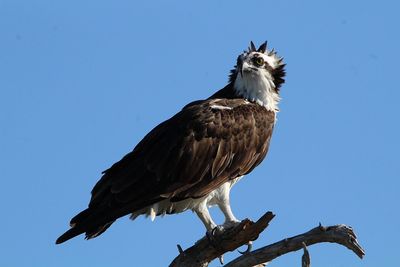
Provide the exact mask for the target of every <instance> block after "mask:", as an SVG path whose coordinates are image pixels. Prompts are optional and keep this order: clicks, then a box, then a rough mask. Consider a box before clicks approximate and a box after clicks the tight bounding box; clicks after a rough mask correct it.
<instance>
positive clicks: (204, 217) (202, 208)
mask: <svg viewBox="0 0 400 267" xmlns="http://www.w3.org/2000/svg"><path fill="white" fill-rule="evenodd" d="M194 211H195V212H196V214H197V216H199V218H200V220H201V221H202V222H203V224H204V226H205V227H206V229H207V232H211V231H212V230H213V229H214V228H215V227H216V226H217V225H216V224H215V222H214V221H213V220H212V219H211V216H210V212H209V211H208V208H207V204H206V202H205V201H204V202H202V203H201V204H200V205H199V206H197V207H196V209H194Z"/></svg>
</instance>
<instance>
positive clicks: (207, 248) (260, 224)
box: [170, 212, 365, 267]
mask: <svg viewBox="0 0 400 267" xmlns="http://www.w3.org/2000/svg"><path fill="white" fill-rule="evenodd" d="M274 216H275V215H274V214H273V213H272V212H267V213H265V214H264V215H263V216H262V217H261V218H260V219H259V220H258V221H257V222H255V223H254V222H252V221H250V220H249V219H245V220H243V221H242V222H241V223H240V224H239V225H237V226H236V227H234V228H231V229H227V230H225V231H224V232H222V233H217V234H216V235H214V236H213V237H212V240H210V237H207V236H205V237H203V238H202V239H200V240H199V241H197V242H196V244H195V245H194V246H192V247H190V248H188V249H186V250H183V249H182V248H181V246H179V245H178V250H179V255H178V256H177V257H176V258H175V259H174V260H173V261H172V263H171V264H170V267H188V266H190V267H207V266H208V264H209V263H210V262H211V261H212V260H214V259H216V258H220V260H221V259H222V255H223V254H224V253H226V252H228V251H233V250H235V249H237V248H239V247H240V246H243V245H245V244H248V243H249V242H250V241H254V240H256V239H257V238H258V235H259V234H260V233H261V232H262V231H264V230H265V228H266V227H267V226H268V224H269V222H270V221H271V220H272V219H273V218H274ZM322 242H331V243H337V244H340V245H343V246H345V247H347V248H348V249H350V250H352V251H353V252H354V253H355V254H356V255H357V256H359V257H360V258H362V257H363V256H364V255H365V252H364V250H363V248H362V247H361V246H360V245H359V243H358V241H357V237H356V235H355V233H354V232H353V229H352V228H351V227H349V226H346V225H344V224H340V225H334V226H328V227H323V226H321V225H319V226H318V227H316V228H314V229H311V230H310V231H308V232H306V233H303V234H300V235H297V236H294V237H291V238H286V239H284V240H281V241H279V242H276V243H274V244H271V245H268V246H265V247H262V248H260V249H257V250H254V251H251V252H250V251H246V252H245V253H244V255H242V256H240V257H238V258H236V259H235V260H233V261H231V262H230V263H228V264H226V265H225V267H250V266H264V265H263V263H265V262H269V261H271V260H273V259H275V258H277V257H279V256H281V255H283V254H286V253H289V252H292V251H297V250H299V249H302V248H303V249H304V255H303V266H307V264H308V266H309V264H310V257H309V254H308V251H307V247H306V246H310V245H313V244H316V243H322Z"/></svg>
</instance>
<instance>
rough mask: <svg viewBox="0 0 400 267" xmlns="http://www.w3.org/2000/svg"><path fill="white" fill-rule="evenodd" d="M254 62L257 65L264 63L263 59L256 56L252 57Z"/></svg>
mask: <svg viewBox="0 0 400 267" xmlns="http://www.w3.org/2000/svg"><path fill="white" fill-rule="evenodd" d="M254 63H255V64H256V65H257V66H258V67H261V66H262V65H264V59H263V58H262V57H256V58H255V59H254Z"/></svg>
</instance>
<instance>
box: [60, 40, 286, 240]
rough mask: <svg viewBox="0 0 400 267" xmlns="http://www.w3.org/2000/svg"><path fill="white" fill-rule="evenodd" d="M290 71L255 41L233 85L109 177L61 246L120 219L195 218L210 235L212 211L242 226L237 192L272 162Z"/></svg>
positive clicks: (149, 138) (156, 134) (139, 148)
mask: <svg viewBox="0 0 400 267" xmlns="http://www.w3.org/2000/svg"><path fill="white" fill-rule="evenodd" d="M284 67H285V64H284V63H283V59H282V58H281V57H279V56H278V55H277V54H276V52H274V50H272V51H268V50H267V42H265V43H263V44H262V45H261V46H260V47H259V48H258V49H257V48H256V47H255V46H254V44H253V42H251V43H250V47H249V49H248V50H247V51H244V52H243V53H242V54H240V55H239V56H238V58H237V63H236V66H235V67H234V69H233V70H232V71H231V74H230V76H229V83H228V85H226V86H225V87H224V88H222V89H221V90H219V91H217V92H216V93H215V94H213V95H212V96H210V97H209V98H207V99H205V100H198V101H194V102H192V103H189V104H188V105H186V106H185V107H184V108H183V109H182V110H181V111H180V112H178V113H177V114H176V115H174V116H173V117H172V118H170V119H168V120H166V121H164V122H162V123H161V124H159V125H158V126H157V127H155V128H154V129H153V130H151V131H150V132H149V133H148V134H147V135H146V136H145V137H144V138H143V139H142V140H141V141H140V142H139V143H138V144H137V145H136V147H135V148H134V149H133V151H132V152H130V153H128V154H127V155H126V156H124V157H123V158H122V159H121V160H120V161H118V162H117V163H115V164H114V165H112V166H111V168H109V169H107V170H105V171H104V172H103V176H102V177H101V179H100V180H99V181H98V182H97V184H96V185H95V186H94V188H93V190H92V192H91V193H92V195H91V199H90V202H89V205H88V208H87V209H85V210H84V211H82V212H80V213H79V214H78V215H76V216H75V217H74V218H72V220H71V222H70V226H71V228H70V229H69V230H68V231H67V232H65V233H64V234H63V235H61V236H60V237H59V238H58V239H57V241H56V243H57V244H59V243H62V242H65V241H66V240H68V239H71V238H73V237H75V236H77V235H80V234H82V233H85V234H86V239H90V238H94V237H96V236H98V235H100V234H102V233H103V232H104V231H106V230H107V228H108V227H110V226H111V224H112V223H113V222H114V221H115V220H116V219H118V218H120V217H122V216H125V215H128V214H131V219H135V218H136V217H138V216H139V215H146V216H150V217H151V219H152V220H154V218H155V217H156V216H159V215H161V216H162V215H165V214H175V213H180V212H183V211H186V210H192V211H194V212H195V213H196V214H197V215H198V216H199V218H200V220H201V221H202V222H203V223H204V225H205V227H206V229H207V231H211V230H213V229H214V228H215V227H216V226H217V225H216V224H215V222H214V221H213V220H212V218H211V216H210V214H209V211H208V207H210V206H213V205H217V206H218V207H219V208H220V209H221V211H222V213H223V214H224V216H225V222H224V224H223V225H222V226H220V227H222V228H224V227H225V228H227V227H231V226H234V225H235V224H236V223H238V222H239V221H238V220H237V219H236V218H235V216H234V215H233V213H232V210H231V207H230V201H229V192H230V189H231V188H232V186H233V185H234V184H235V183H236V182H237V181H238V180H239V179H240V178H241V177H242V176H244V175H246V174H248V173H249V172H251V171H252V170H253V169H254V168H255V167H256V166H257V165H259V164H260V163H261V161H262V160H263V159H264V158H265V156H266V154H267V151H268V147H269V143H270V140H271V135H272V130H273V128H274V125H275V121H276V114H277V112H278V110H279V109H278V102H279V100H280V98H279V89H280V86H281V85H282V84H283V83H284V76H285V70H284Z"/></svg>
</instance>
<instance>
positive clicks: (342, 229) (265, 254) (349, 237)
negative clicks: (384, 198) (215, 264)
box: [225, 224, 365, 267]
mask: <svg viewBox="0 0 400 267" xmlns="http://www.w3.org/2000/svg"><path fill="white" fill-rule="evenodd" d="M303 242H304V243H305V244H306V245H307V246H310V245H313V244H316V243H322V242H331V243H337V244H340V245H343V246H345V247H347V248H348V249H350V250H352V251H353V252H354V253H355V254H356V255H357V256H358V257H360V258H362V257H363V256H364V255H365V252H364V250H363V248H362V247H361V246H360V244H359V243H358V241H357V237H356V235H355V233H354V232H353V229H352V228H351V227H349V226H346V225H344V224H340V225H334V226H328V227H323V226H321V225H320V226H318V227H316V228H314V229H311V230H310V231H308V232H306V233H304V234H301V235H297V236H294V237H291V238H287V239H284V240H282V241H279V242H277V243H274V244H271V245H268V246H265V247H262V248H260V249H257V250H255V251H253V252H250V253H247V254H246V255H243V256H240V257H238V258H236V259H235V260H233V261H231V262H230V263H228V264H226V265H225V267H244V266H254V265H257V264H259V263H262V262H268V261H271V260H273V259H275V258H277V257H279V256H281V255H283V254H286V253H289V252H292V251H296V250H299V249H301V248H302V247H303V245H302V244H303Z"/></svg>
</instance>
